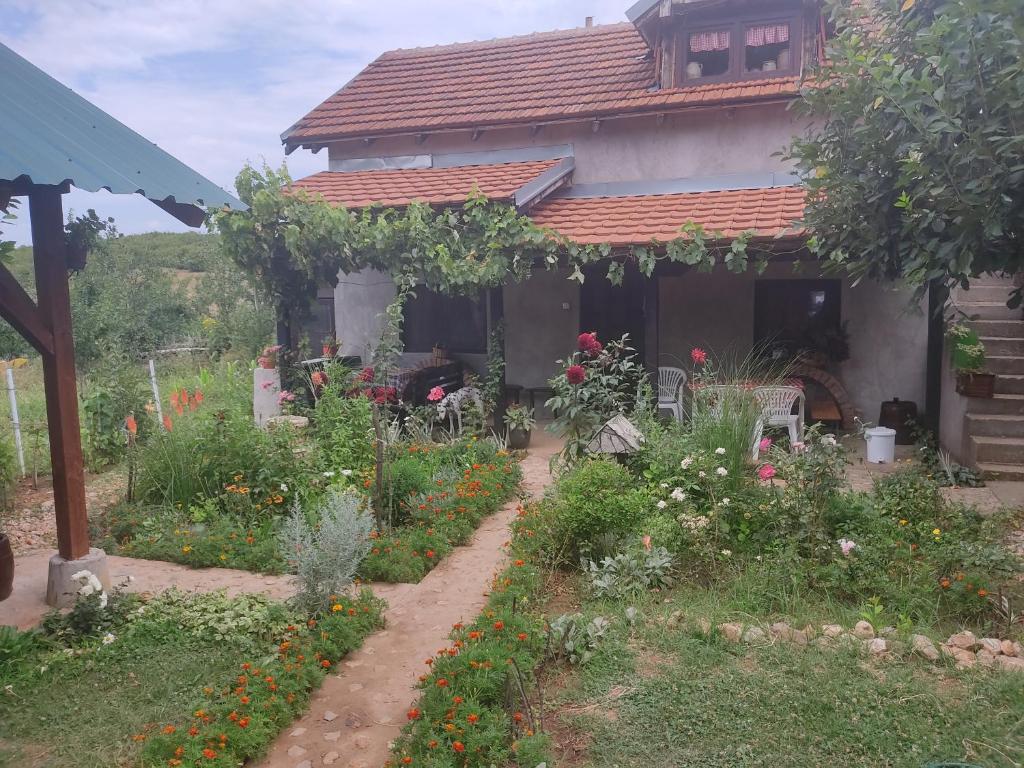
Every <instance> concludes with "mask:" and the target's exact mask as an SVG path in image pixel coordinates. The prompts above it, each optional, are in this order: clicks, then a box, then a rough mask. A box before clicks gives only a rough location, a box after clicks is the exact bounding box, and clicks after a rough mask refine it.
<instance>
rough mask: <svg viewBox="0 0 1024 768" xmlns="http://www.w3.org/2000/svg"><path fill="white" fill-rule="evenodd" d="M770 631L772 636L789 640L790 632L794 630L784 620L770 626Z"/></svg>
mask: <svg viewBox="0 0 1024 768" xmlns="http://www.w3.org/2000/svg"><path fill="white" fill-rule="evenodd" d="M768 631H769V632H771V634H772V637H780V638H782V639H783V640H789V633H790V632H792V631H793V628H792V627H791V626H789V624H787V623H786V622H784V621H776V622H775V623H774V624H772V625H771V626H770V627H768Z"/></svg>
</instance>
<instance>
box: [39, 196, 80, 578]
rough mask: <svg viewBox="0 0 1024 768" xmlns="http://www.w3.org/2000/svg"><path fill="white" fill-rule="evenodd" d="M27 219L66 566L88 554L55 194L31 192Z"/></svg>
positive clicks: (59, 208)
mask: <svg viewBox="0 0 1024 768" xmlns="http://www.w3.org/2000/svg"><path fill="white" fill-rule="evenodd" d="M29 213H30V215H31V218H32V251H33V256H34V259H35V273H36V293H37V295H38V297H39V302H38V306H39V317H40V318H41V320H42V323H43V325H44V326H46V328H47V330H48V331H49V332H50V333H51V334H52V335H53V351H52V352H44V353H43V355H42V358H43V376H44V388H45V390H46V420H47V423H48V427H49V433H50V461H51V463H52V465H53V501H54V510H55V513H56V517H57V550H58V552H59V553H60V556H61V557H63V558H64V559H65V560H78V559H79V558H82V557H85V556H86V555H87V554H89V530H88V521H87V518H86V512H85V469H84V466H83V461H82V440H81V432H80V430H79V423H78V389H77V385H76V382H75V345H74V340H73V338H72V335H71V298H70V293H69V289H68V268H67V249H66V246H65V242H64V213H63V208H62V205H61V193H60V191H59V189H56V188H53V187H50V188H46V187H40V188H36V189H35V190H33V191H31V192H30V193H29Z"/></svg>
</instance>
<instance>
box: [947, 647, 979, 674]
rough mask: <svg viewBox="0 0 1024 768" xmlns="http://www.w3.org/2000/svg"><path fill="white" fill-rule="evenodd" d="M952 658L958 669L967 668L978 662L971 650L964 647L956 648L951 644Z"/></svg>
mask: <svg viewBox="0 0 1024 768" xmlns="http://www.w3.org/2000/svg"><path fill="white" fill-rule="evenodd" d="M952 650H953V658H954V659H956V665H957V667H959V668H960V669H967V668H969V667H973V666H974V665H975V664H977V663H978V659H977V657H976V656H975V655H974V652H973V651H968V650H967V649H966V648H957V647H955V646H953V648H952Z"/></svg>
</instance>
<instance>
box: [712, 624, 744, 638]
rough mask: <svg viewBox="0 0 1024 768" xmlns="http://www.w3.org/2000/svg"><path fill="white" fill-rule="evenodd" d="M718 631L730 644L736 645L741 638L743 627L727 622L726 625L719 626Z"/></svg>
mask: <svg viewBox="0 0 1024 768" xmlns="http://www.w3.org/2000/svg"><path fill="white" fill-rule="evenodd" d="M718 631H719V632H721V633H722V636H723V637H725V639H726V640H728V641H729V642H730V643H738V642H739V641H740V638H742V637H743V625H742V624H738V623H736V622H734V621H733V622H729V623H728V624H719V625H718Z"/></svg>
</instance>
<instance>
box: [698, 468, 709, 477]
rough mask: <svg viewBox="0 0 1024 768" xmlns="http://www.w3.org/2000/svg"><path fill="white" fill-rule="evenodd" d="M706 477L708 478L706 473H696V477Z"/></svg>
mask: <svg viewBox="0 0 1024 768" xmlns="http://www.w3.org/2000/svg"><path fill="white" fill-rule="evenodd" d="M707 476H708V473H707V472H705V471H704V470H703V469H702V470H701V471H700V472H698V473H697V477H707Z"/></svg>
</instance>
